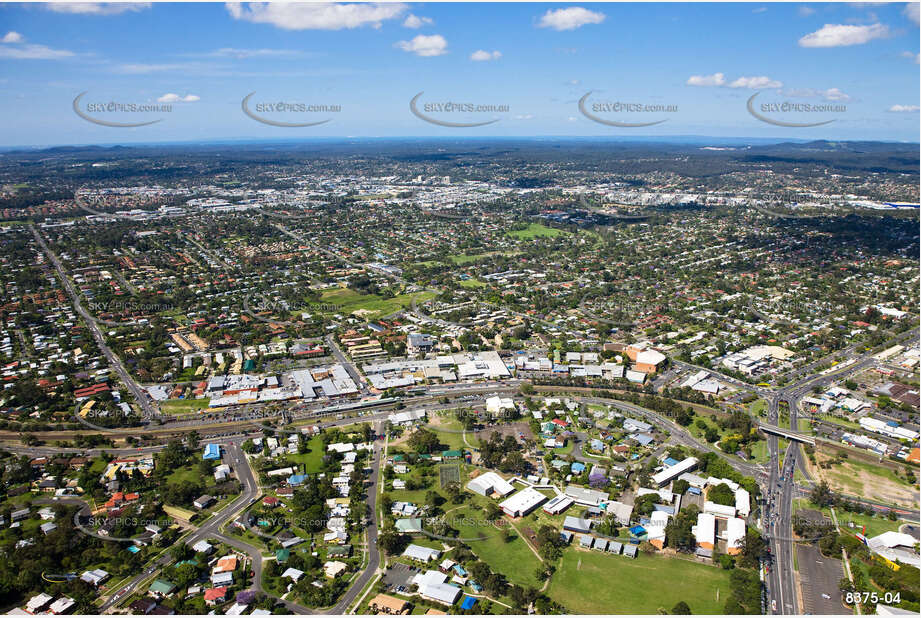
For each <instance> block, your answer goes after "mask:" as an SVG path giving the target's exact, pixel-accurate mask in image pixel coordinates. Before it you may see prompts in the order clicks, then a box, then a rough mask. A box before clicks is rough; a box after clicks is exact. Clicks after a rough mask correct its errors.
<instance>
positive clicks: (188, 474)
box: [166, 466, 214, 485]
mask: <svg viewBox="0 0 921 618" xmlns="http://www.w3.org/2000/svg"><path fill="white" fill-rule="evenodd" d="M200 480H204V481H205V484H206V485H207V484H209V483H208V481H209V480H211V481H213V480H214V477H212V476H210V475H209V476H208V477H207V478H204V479H203V477H202V475H201V472H199V471H198V466H182V467H181V468H176V469H175V470H173V472H172V473H171V474H170V475H169V476H168V477H166V482H167V483H170V484H176V483H181V482H183V481H189V482H190V483H197V482H198V481H200ZM211 484H213V483H211Z"/></svg>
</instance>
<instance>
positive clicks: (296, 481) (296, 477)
mask: <svg viewBox="0 0 921 618" xmlns="http://www.w3.org/2000/svg"><path fill="white" fill-rule="evenodd" d="M306 480H307V475H306V474H292V475H291V476H289V477H288V485H303V484H304V481H306Z"/></svg>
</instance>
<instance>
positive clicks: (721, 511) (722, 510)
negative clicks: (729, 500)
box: [704, 500, 736, 518]
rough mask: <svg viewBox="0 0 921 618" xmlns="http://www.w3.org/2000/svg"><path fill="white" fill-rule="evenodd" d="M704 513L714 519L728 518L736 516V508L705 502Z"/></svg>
mask: <svg viewBox="0 0 921 618" xmlns="http://www.w3.org/2000/svg"><path fill="white" fill-rule="evenodd" d="M704 513H710V514H711V515H715V516H716V517H722V518H728V517H735V516H736V507H734V506H729V505H726V504H717V503H716V502H710V501H709V500H707V501H706V502H704Z"/></svg>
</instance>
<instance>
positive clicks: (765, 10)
mask: <svg viewBox="0 0 921 618" xmlns="http://www.w3.org/2000/svg"><path fill="white" fill-rule="evenodd" d="M752 13H767V7H766V6H760V7H758V8H757V9H753V10H752Z"/></svg>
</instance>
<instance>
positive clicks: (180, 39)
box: [0, 2, 921, 147]
mask: <svg viewBox="0 0 921 618" xmlns="http://www.w3.org/2000/svg"><path fill="white" fill-rule="evenodd" d="M918 6H919V5H918V4H917V3H904V2H903V3H888V4H887V3H860V4H841V3H833V4H832V3H770V2H768V3H761V2H756V3H712V4H702V3H701V4H695V3H579V2H572V3H565V2H555V3H501V4H498V3H497V4H487V3H477V4H474V3H441V2H434V3H395V2H394V3H376V4H375V3H287V4H267V3H242V4H241V3H156V2H154V3H133V4H127V3H123V4H119V3H111V4H106V3H86V2H83V3H31V4H30V3H4V4H2V5H0V146H4V147H9V146H45V145H66V144H112V143H149V142H174V141H212V140H234V139H258V140H261V139H265V140H272V139H285V140H288V139H310V138H326V137H350V138H352V137H369V138H370V137H402V136H422V137H452V138H453V137H459V136H463V137H502V136H515V137H519V136H520V137H525V136H534V137H550V138H552V137H561V136H586V137H614V138H619V139H629V138H633V137H641V136H642V137H647V136H653V137H663V138H667V137H669V136H686V135H699V136H714V137H764V138H778V139H833V140H882V141H909V142H917V141H918V135H919V107H918V106H919V94H918V93H919V87H921V84H919V64H918V59H919V55H918V47H919V31H918V22H919V11H918ZM81 94H82V96H80V95H81ZM248 95H251V96H248ZM417 95H418V96H417ZM78 96H79V99H78ZM753 96H754V97H755V98H754V99H752V97H753ZM247 97H248V98H247ZM75 100H76V102H75ZM413 101H414V103H413ZM580 102H581V104H580ZM280 105H281V107H282V108H283V109H281V110H279V106H280ZM132 106H134V107H132ZM164 106H166V107H164ZM315 106H319V108H317V107H315ZM105 123H108V124H109V125H111V124H130V125H137V124H140V123H152V124H144V125H143V126H128V127H126V126H108V125H107V124H105ZM286 123H287V124H289V125H290V124H293V125H300V126H285V124H286ZM484 123H488V124H484ZM280 125H281V126H280ZM624 125H628V126H624ZM629 125H634V126H629ZM804 125H805V126H804Z"/></svg>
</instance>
